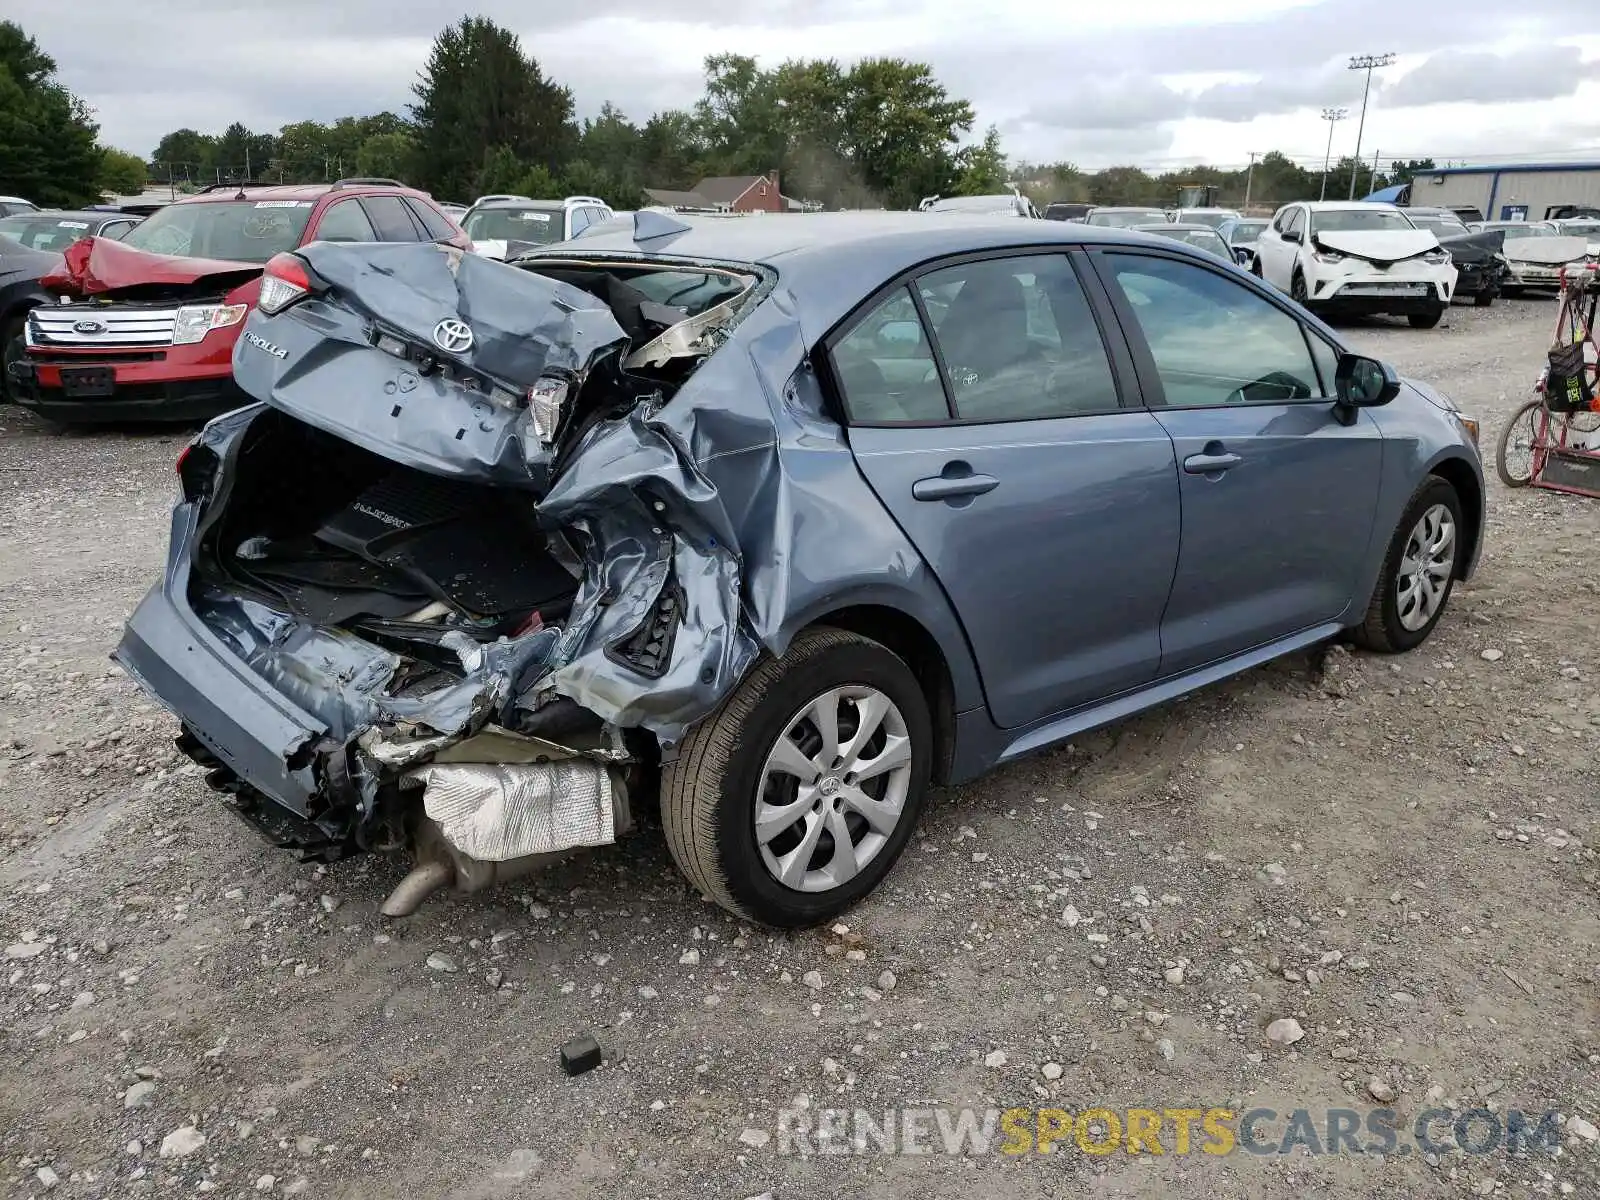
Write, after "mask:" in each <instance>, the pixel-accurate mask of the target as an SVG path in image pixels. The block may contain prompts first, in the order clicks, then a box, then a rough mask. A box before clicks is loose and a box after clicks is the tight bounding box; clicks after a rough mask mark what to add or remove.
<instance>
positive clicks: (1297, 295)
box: [1289, 267, 1311, 307]
mask: <svg viewBox="0 0 1600 1200" xmlns="http://www.w3.org/2000/svg"><path fill="white" fill-rule="evenodd" d="M1289 298H1290V299H1291V300H1293V301H1294V302H1295V303H1296V304H1298V305H1301V306H1302V307H1304V306H1306V305H1308V304H1310V303H1311V293H1310V292H1309V291H1307V290H1306V277H1305V274H1304V273H1303V272H1302V271H1301V270H1300V268H1299V267H1296V268H1295V269H1294V277H1293V278H1292V279H1290V280H1289Z"/></svg>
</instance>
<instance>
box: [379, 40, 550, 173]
mask: <svg viewBox="0 0 1600 1200" xmlns="http://www.w3.org/2000/svg"><path fill="white" fill-rule="evenodd" d="M411 90H412V92H413V94H414V95H415V96H416V103H415V104H413V105H411V118H412V123H413V125H414V130H415V131H414V135H413V136H414V137H415V140H416V147H417V151H416V164H417V176H418V178H417V179H416V180H414V181H413V182H415V183H417V184H418V186H421V187H426V188H428V189H430V190H431V191H433V192H435V193H436V194H438V195H448V196H461V197H470V196H474V195H479V194H481V193H483V192H485V191H488V190H490V189H488V188H486V187H485V186H483V184H484V180H485V178H486V177H487V173H488V171H489V169H490V162H491V158H492V157H494V156H495V155H496V154H497V153H498V149H499V148H502V147H503V148H504V149H505V150H506V151H508V152H509V153H510V154H511V155H512V156H513V157H514V158H515V159H516V160H518V161H519V162H520V163H522V164H523V169H524V170H525V169H526V168H527V167H529V166H532V165H535V164H537V165H540V166H543V167H545V168H547V169H549V170H550V171H552V172H555V171H559V170H560V169H561V167H562V166H564V165H565V163H566V162H567V160H568V159H569V158H570V157H571V155H572V151H573V149H574V148H575V146H576V143H577V137H578V130H577V126H576V124H575V123H574V122H573V119H572V93H571V92H569V91H568V90H567V89H566V88H564V87H561V86H559V85H557V84H556V83H554V82H552V81H551V80H549V79H547V78H545V75H544V72H543V71H541V70H540V69H539V64H538V62H537V61H535V60H534V59H533V58H532V57H530V56H528V55H525V54H524V53H523V51H522V42H521V40H520V39H519V38H518V37H517V35H516V34H514V33H512V32H511V31H510V30H509V29H504V28H502V27H501V26H499V25H496V24H495V23H494V22H493V21H491V20H489V19H488V18H486V17H462V18H461V20H460V21H458V22H457V23H456V24H454V25H451V26H448V27H447V28H446V29H444V30H443V31H442V32H441V33H440V34H439V36H438V37H436V38H435V39H434V42H433V50H432V52H431V53H430V54H429V55H428V61H427V63H426V64H425V65H424V66H423V69H422V72H421V74H420V75H419V76H418V78H417V82H416V83H415V84H414V85H412V89H411Z"/></svg>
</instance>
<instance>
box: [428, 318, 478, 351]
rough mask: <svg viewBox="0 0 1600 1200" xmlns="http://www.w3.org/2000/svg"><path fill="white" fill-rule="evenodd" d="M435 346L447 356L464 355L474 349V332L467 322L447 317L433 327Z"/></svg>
mask: <svg viewBox="0 0 1600 1200" xmlns="http://www.w3.org/2000/svg"><path fill="white" fill-rule="evenodd" d="M433 344H434V345H436V346H438V347H439V349H441V350H443V351H445V352H446V353H447V354H463V353H465V352H466V351H468V350H471V349H472V330H471V329H469V328H467V323H466V322H465V321H458V320H456V319H455V318H454V317H446V318H445V319H444V320H442V321H440V322H439V323H438V324H437V325H435V326H434V327H433Z"/></svg>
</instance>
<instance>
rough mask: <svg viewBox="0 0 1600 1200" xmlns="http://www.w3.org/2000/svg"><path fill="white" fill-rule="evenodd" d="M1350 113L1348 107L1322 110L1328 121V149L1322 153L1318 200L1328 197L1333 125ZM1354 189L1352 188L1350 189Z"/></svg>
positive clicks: (1323, 117)
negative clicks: (1320, 192)
mask: <svg viewBox="0 0 1600 1200" xmlns="http://www.w3.org/2000/svg"><path fill="white" fill-rule="evenodd" d="M1349 115H1350V110H1349V109H1348V108H1325V109H1323V110H1322V119H1323V120H1324V121H1326V122H1327V123H1328V149H1327V150H1326V151H1325V152H1324V153H1323V155H1322V195H1321V196H1319V197H1318V199H1319V200H1326V199H1327V198H1328V164H1329V163H1330V162H1332V161H1333V127H1334V125H1335V124H1336V123H1337V122H1339V121H1342V120H1344V119H1345V118H1346V117H1348V116H1349ZM1352 190H1354V189H1352Z"/></svg>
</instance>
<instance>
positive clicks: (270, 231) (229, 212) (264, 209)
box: [122, 200, 315, 263]
mask: <svg viewBox="0 0 1600 1200" xmlns="http://www.w3.org/2000/svg"><path fill="white" fill-rule="evenodd" d="M314 207H315V205H314V203H313V202H312V201H310V200H221V201H205V202H202V203H195V204H183V203H178V204H169V205H167V207H166V208H163V209H161V210H159V211H158V212H156V213H154V214H153V215H151V216H149V217H146V218H145V219H144V220H143V221H142V222H140V223H139V224H138V225H135V226H134V227H133V228H132V229H130V230H129V231H128V234H127V236H126V237H124V238H123V239H122V240H123V242H124V243H125V244H127V245H129V246H132V247H134V248H135V249H138V250H146V251H148V252H149V253H151V254H176V255H179V256H181V257H184V258H217V259H222V260H224V261H226V262H241V263H264V262H266V261H267V259H269V258H271V257H272V256H273V255H274V254H281V253H283V252H284V251H285V250H293V249H294V248H295V247H296V246H298V245H299V244H300V235H301V234H303V233H305V231H306V222H307V221H309V220H310V219H311V210H312V208H314Z"/></svg>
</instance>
